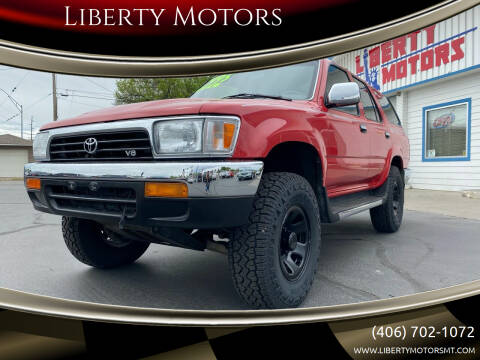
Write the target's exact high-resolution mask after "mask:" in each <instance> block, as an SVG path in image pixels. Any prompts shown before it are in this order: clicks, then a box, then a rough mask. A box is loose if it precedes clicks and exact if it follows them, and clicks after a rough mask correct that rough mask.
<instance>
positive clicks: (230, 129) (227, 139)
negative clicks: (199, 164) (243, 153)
mask: <svg viewBox="0 0 480 360" xmlns="http://www.w3.org/2000/svg"><path fill="white" fill-rule="evenodd" d="M234 134H235V124H230V123H224V124H223V147H224V148H225V149H229V148H230V146H231V145H232V141H233V135H234Z"/></svg>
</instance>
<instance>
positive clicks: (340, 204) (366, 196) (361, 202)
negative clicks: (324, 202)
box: [329, 191, 385, 220]
mask: <svg viewBox="0 0 480 360" xmlns="http://www.w3.org/2000/svg"><path fill="white" fill-rule="evenodd" d="M384 201H385V199H384V197H383V196H379V194H372V192H370V191H362V192H360V193H354V194H349V195H344V196H339V197H335V198H330V199H329V205H330V211H331V212H332V214H333V215H334V217H335V218H337V219H338V220H341V219H344V218H346V217H349V216H352V215H355V214H358V213H360V212H362V211H365V210H369V209H372V208H374V207H377V206H380V205H382V204H383V203H384Z"/></svg>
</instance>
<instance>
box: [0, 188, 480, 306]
mask: <svg viewBox="0 0 480 360" xmlns="http://www.w3.org/2000/svg"><path fill="white" fill-rule="evenodd" d="M0 205H1V209H2V215H1V217H0V287H6V288H11V289H16V290H22V291H27V292H33V293H38V294H44V295H50V296H58V297H62V298H68V299H75V300H84V301H92V302H100V303H108V304H120V305H132V306H147V307H160V308H181V309H246V307H245V305H244V304H243V303H242V301H241V300H240V299H239V297H238V296H237V295H236V293H235V290H234V288H233V285H232V282H231V280H230V275H229V271H228V263H227V258H226V256H224V255H221V254H218V253H214V252H210V251H205V252H196V251H190V250H182V249H177V248H173V247H167V246H163V245H155V244H154V245H151V246H150V248H149V249H148V251H147V253H146V254H145V255H144V256H143V257H142V258H140V260H139V261H138V262H137V263H135V264H133V265H130V266H127V267H124V268H121V269H114V270H97V269H92V268H89V267H87V266H85V265H83V264H81V263H79V262H78V261H77V260H75V259H74V258H73V257H72V256H71V255H70V253H69V252H68V250H67V248H66V246H65V245H64V243H63V239H62V236H61V230H60V218H59V217H57V216H52V215H48V214H43V213H39V212H37V211H35V210H33V207H32V205H31V204H30V202H29V200H28V198H27V196H26V194H25V191H24V188H23V183H22V182H11V181H8V182H7V181H3V182H0ZM479 226H480V221H478V220H474V219H463V218H458V217H452V216H445V215H441V214H435V213H429V212H421V211H411V210H409V211H406V213H405V218H404V224H403V226H402V228H401V229H400V231H399V232H397V233H396V234H389V235H385V234H378V233H376V232H375V231H374V230H373V228H372V226H371V225H370V220H369V217H368V214H360V215H357V216H354V217H352V218H350V219H347V220H345V221H343V222H340V223H337V224H332V225H324V226H323V231H322V233H323V243H322V259H321V262H320V268H319V269H318V274H317V277H316V280H315V282H314V284H313V288H312V291H311V292H310V294H309V296H308V298H307V300H306V302H305V303H304V304H303V306H306V307H308V306H320V305H333V304H343V303H352V302H358V301H364V300H374V299H382V298H388V297H393V296H399V295H406V294H411V293H415V292H420V291H426V290H432V289H437V288H442V287H446V286H451V285H455V284H459V283H463V282H466V281H470V280H477V279H479V278H480V267H479V266H478V254H479V253H480V242H479V241H478V230H479V229H480V227H479Z"/></svg>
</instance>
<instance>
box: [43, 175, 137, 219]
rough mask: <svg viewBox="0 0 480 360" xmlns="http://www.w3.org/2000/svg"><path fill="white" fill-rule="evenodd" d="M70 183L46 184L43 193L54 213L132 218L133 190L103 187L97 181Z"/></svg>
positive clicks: (135, 204)
mask: <svg viewBox="0 0 480 360" xmlns="http://www.w3.org/2000/svg"><path fill="white" fill-rule="evenodd" d="M94 183H95V184H94V185H95V190H92V189H91V188H92V182H73V181H69V182H67V183H66V184H54V185H47V186H46V187H45V191H46V192H45V193H46V196H47V199H48V201H49V202H50V203H51V204H52V206H53V207H54V208H56V209H58V210H66V211H76V212H84V213H98V214H101V215H109V216H118V217H121V216H122V215H123V213H124V212H125V215H126V216H127V217H130V218H131V217H134V216H135V215H136V211H137V202H136V192H135V189H132V188H129V187H112V186H107V185H105V183H102V182H101V181H98V182H94Z"/></svg>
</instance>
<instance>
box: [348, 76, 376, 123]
mask: <svg viewBox="0 0 480 360" xmlns="http://www.w3.org/2000/svg"><path fill="white" fill-rule="evenodd" d="M354 80H355V82H356V83H357V84H358V87H359V88H360V101H361V102H362V104H363V112H364V113H365V117H366V118H367V119H369V120H372V121H377V122H380V121H381V119H380V116H379V114H378V110H377V107H376V105H375V102H374V101H373V99H372V95H371V94H370V91H369V90H368V88H367V86H366V85H365V84H364V83H363V82H362V81H360V80H358V79H355V78H354Z"/></svg>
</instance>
